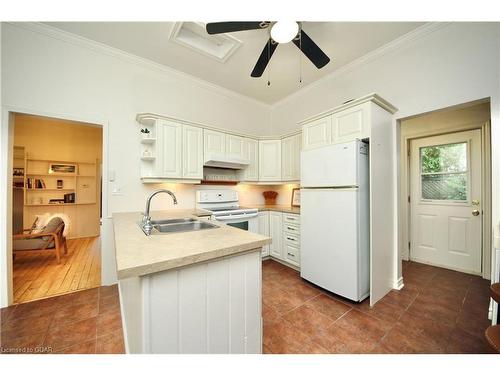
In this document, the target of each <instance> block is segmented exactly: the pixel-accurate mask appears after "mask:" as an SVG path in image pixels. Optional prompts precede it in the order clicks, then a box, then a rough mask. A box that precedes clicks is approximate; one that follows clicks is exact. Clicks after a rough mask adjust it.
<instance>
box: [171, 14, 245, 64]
mask: <svg viewBox="0 0 500 375" xmlns="http://www.w3.org/2000/svg"><path fill="white" fill-rule="evenodd" d="M170 40H171V41H173V42H174V43H177V44H180V45H182V46H184V47H187V48H189V49H191V50H193V51H196V52H198V53H201V54H203V55H205V56H208V57H211V58H213V59H215V60H217V61H220V62H225V61H226V60H227V59H228V58H229V57H230V56H231V55H232V54H233V53H234V52H235V51H236V50H237V49H238V47H239V46H240V45H241V43H242V42H241V40H238V39H236V38H235V37H233V36H231V35H227V34H224V35H222V34H221V35H209V34H208V33H207V31H206V26H205V24H204V23H201V22H176V23H175V24H174V27H173V28H172V32H171V33H170Z"/></svg>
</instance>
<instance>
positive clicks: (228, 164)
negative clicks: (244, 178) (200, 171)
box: [203, 155, 250, 169]
mask: <svg viewBox="0 0 500 375" xmlns="http://www.w3.org/2000/svg"><path fill="white" fill-rule="evenodd" d="M203 165H204V166H205V167H213V168H226V169H245V168H246V167H248V166H249V165H250V162H249V161H248V160H245V159H239V158H232V157H228V156H226V155H209V157H208V159H207V160H205V163H204V164H203Z"/></svg>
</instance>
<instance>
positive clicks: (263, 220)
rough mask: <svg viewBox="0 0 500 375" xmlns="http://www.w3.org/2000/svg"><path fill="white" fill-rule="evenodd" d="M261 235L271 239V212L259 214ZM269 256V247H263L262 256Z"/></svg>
mask: <svg viewBox="0 0 500 375" xmlns="http://www.w3.org/2000/svg"><path fill="white" fill-rule="evenodd" d="M259 233H260V234H262V235H264V236H268V237H269V212H268V211H264V212H259ZM268 255H269V245H265V246H263V247H262V256H263V257H265V256H268Z"/></svg>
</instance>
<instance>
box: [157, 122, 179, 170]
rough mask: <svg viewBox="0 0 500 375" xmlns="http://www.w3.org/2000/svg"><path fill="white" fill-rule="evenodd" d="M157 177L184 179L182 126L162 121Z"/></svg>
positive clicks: (159, 128)
mask: <svg viewBox="0 0 500 375" xmlns="http://www.w3.org/2000/svg"><path fill="white" fill-rule="evenodd" d="M157 142H158V144H157V153H158V155H157V158H158V166H157V171H156V173H155V177H168V178H182V124H178V123H176V122H172V121H161V122H160V123H159V124H158V127H157Z"/></svg>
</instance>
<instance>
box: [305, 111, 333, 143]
mask: <svg viewBox="0 0 500 375" xmlns="http://www.w3.org/2000/svg"><path fill="white" fill-rule="evenodd" d="M302 138H303V148H304V150H308V149H312V148H316V147H322V146H326V145H329V144H330V143H331V142H332V116H331V115H329V116H325V117H322V118H320V119H317V120H314V121H311V122H308V123H307V124H305V125H304V126H303V128H302Z"/></svg>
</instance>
